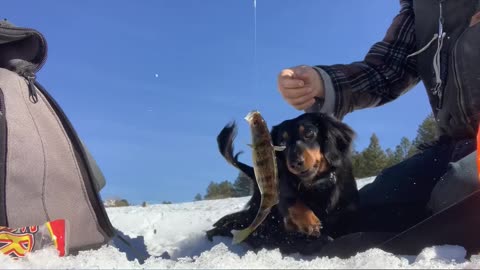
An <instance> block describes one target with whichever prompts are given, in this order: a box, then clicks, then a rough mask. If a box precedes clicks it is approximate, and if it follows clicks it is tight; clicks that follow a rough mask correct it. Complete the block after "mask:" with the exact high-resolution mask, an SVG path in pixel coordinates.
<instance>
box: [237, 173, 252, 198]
mask: <svg viewBox="0 0 480 270" xmlns="http://www.w3.org/2000/svg"><path fill="white" fill-rule="evenodd" d="M253 181H254V180H252V179H250V177H248V176H247V175H246V174H244V173H243V172H240V173H239V174H238V176H237V179H236V180H235V182H234V183H233V189H234V191H235V197H245V196H249V195H252V191H253V189H252V184H253Z"/></svg>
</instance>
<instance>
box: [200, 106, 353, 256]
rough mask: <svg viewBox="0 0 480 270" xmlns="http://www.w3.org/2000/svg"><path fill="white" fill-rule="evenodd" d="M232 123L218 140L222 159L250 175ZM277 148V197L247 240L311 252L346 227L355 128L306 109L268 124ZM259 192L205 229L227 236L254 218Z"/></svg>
mask: <svg viewBox="0 0 480 270" xmlns="http://www.w3.org/2000/svg"><path fill="white" fill-rule="evenodd" d="M235 135H236V126H235V124H234V123H233V124H230V125H227V126H226V127H225V128H224V129H223V130H222V131H221V132H220V134H219V135H218V137H217V142H218V146H219V150H220V152H221V154H222V155H223V156H224V157H225V159H226V160H227V161H228V162H229V163H230V164H232V165H233V166H235V167H237V168H238V169H239V170H241V171H242V172H244V173H245V174H246V175H247V176H249V177H250V178H251V179H252V181H253V182H255V181H254V179H255V174H254V171H253V168H252V167H250V166H248V165H246V164H243V163H242V162H240V161H238V155H239V154H236V155H235V156H234V154H233V140H234V138H235ZM271 135H272V141H273V144H274V145H278V146H285V147H286V149H285V150H284V151H282V152H277V153H276V156H277V166H278V174H279V186H280V202H279V204H278V205H276V206H274V207H273V208H272V211H271V214H270V216H269V217H267V219H265V221H264V222H263V223H262V225H260V226H259V227H258V228H257V230H256V231H255V232H254V233H252V235H250V236H249V237H248V238H247V240H246V242H247V243H248V244H250V245H251V246H252V247H254V248H260V247H272V248H280V249H281V250H282V251H283V252H300V253H311V252H313V251H314V250H315V249H317V248H319V247H320V246H322V245H323V244H325V243H326V242H328V241H329V240H331V238H330V237H333V238H336V237H338V236H340V235H343V234H346V233H349V232H350V231H351V230H352V228H350V224H349V222H348V220H349V218H348V216H349V213H351V212H352V211H354V210H355V207H356V204H357V202H358V191H357V187H356V183H355V179H354V177H353V172H352V165H351V160H350V146H351V143H352V140H353V137H354V132H353V131H352V129H351V128H350V127H348V126H347V125H346V124H344V123H341V122H340V121H338V120H335V119H334V118H332V117H329V116H327V115H325V114H321V113H306V114H302V115H300V116H299V117H297V118H294V119H291V120H287V121H284V122H282V123H280V124H279V125H277V126H274V127H273V128H272V130H271ZM260 198H261V194H260V191H259V189H258V186H257V185H256V182H255V185H254V192H253V195H252V197H251V199H250V201H249V202H248V203H247V206H246V208H245V210H242V211H240V212H237V213H233V214H230V215H227V216H225V217H223V218H221V219H220V220H219V221H217V222H216V223H215V224H214V225H213V226H214V228H213V229H212V230H210V231H208V232H207V236H208V237H209V239H211V238H212V237H213V236H215V235H221V236H230V237H231V236H232V235H231V233H230V231H231V230H232V229H236V230H238V229H242V228H246V227H248V225H250V223H251V222H252V221H253V219H254V217H255V215H256V213H257V210H258V207H259V204H260Z"/></svg>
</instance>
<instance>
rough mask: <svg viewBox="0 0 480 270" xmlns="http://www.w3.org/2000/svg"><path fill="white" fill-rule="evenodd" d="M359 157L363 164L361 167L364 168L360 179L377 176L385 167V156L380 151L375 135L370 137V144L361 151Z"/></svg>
mask: <svg viewBox="0 0 480 270" xmlns="http://www.w3.org/2000/svg"><path fill="white" fill-rule="evenodd" d="M361 155H362V162H363V164H364V165H363V166H362V167H363V168H364V170H363V171H362V173H363V175H362V177H365V176H373V175H377V174H378V173H379V172H380V171H381V170H383V169H384V168H385V167H386V166H387V156H386V155H385V152H384V151H383V150H382V147H381V146H380V142H379V140H378V137H377V135H375V133H374V134H372V136H371V137H370V144H369V145H368V147H367V148H366V149H365V150H363V151H362V154H361Z"/></svg>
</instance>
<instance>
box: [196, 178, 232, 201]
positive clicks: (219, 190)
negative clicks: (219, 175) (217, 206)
mask: <svg viewBox="0 0 480 270" xmlns="http://www.w3.org/2000/svg"><path fill="white" fill-rule="evenodd" d="M234 194H235V191H234V188H233V185H232V183H230V182H229V181H226V180H225V181H223V182H221V183H218V184H217V183H214V182H211V183H210V184H209V185H208V187H207V193H206V194H205V196H204V197H203V198H204V199H205V200H214V199H224V198H230V197H233V196H234Z"/></svg>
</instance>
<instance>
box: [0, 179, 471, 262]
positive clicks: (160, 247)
mask: <svg viewBox="0 0 480 270" xmlns="http://www.w3.org/2000/svg"><path fill="white" fill-rule="evenodd" d="M372 180H373V178H369V179H362V180H359V181H360V182H359V187H361V186H363V185H364V184H367V183H368V182H370V181H372ZM247 200H248V198H235V199H225V200H215V201H200V202H192V203H182V204H171V205H151V206H147V207H140V206H131V207H121V208H108V209H107V211H108V214H109V216H110V218H111V221H112V223H113V225H114V226H115V227H116V228H117V229H118V230H119V231H121V232H122V233H123V234H124V235H125V236H126V238H129V239H130V242H131V244H132V245H133V246H134V247H135V250H134V251H133V250H131V249H128V248H127V247H126V246H125V245H123V246H122V245H117V246H118V247H119V248H117V247H114V246H113V245H105V246H104V247H102V248H101V249H100V250H95V251H93V250H92V251H84V252H81V253H80V254H78V255H76V256H68V257H65V258H58V257H57V256H56V254H55V251H54V250H53V249H46V250H42V251H38V252H35V253H33V254H30V255H29V256H28V257H27V258H24V259H22V260H16V261H14V260H12V259H10V258H9V257H7V256H3V255H0V268H2V269H4V268H9V269H38V268H57V269H58V268H62V269H66V268H69V269H71V268H75V269H79V268H80V269H82V268H83V269H85V268H88V269H92V268H97V269H98V268H102V269H114V268H115V269H116V268H122V269H125V268H129V269H132V268H136V269H145V268H156V269H159V268H202V269H205V268H223V269H225V268H235V269H239V268H250V269H252V268H276V269H283V268H297V269H298V268H317V269H318V268H480V256H473V257H472V258H471V259H470V260H466V259H465V250H464V249H463V248H462V247H456V246H441V247H430V248H426V249H425V250H424V251H423V252H421V253H420V254H419V255H418V256H395V255H393V254H390V253H386V252H383V251H381V250H378V249H371V250H368V251H366V252H363V253H360V254H357V255H356V256H354V257H352V258H349V259H344V260H342V259H338V258H333V259H328V258H318V257H304V256H296V255H295V256H283V255H282V254H280V252H279V251H278V250H273V251H267V250H261V251H259V252H256V253H255V252H252V251H249V250H248V249H247V248H246V247H244V246H242V245H237V246H233V245H231V239H227V238H215V239H214V242H209V241H208V240H206V239H205V234H204V231H206V230H208V229H209V228H210V226H211V225H212V224H213V223H214V222H215V221H216V220H217V219H218V218H220V217H222V216H223V215H225V214H228V213H231V212H234V211H238V210H240V209H241V208H243V206H244V204H245V203H246V202H247ZM115 243H117V244H118V243H119V242H118V241H115ZM164 252H168V254H169V256H165V255H163V256H162V254H164ZM133 256H140V257H143V256H144V257H145V258H146V260H145V261H144V262H143V263H141V261H139V260H134V259H132V257H133Z"/></svg>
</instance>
